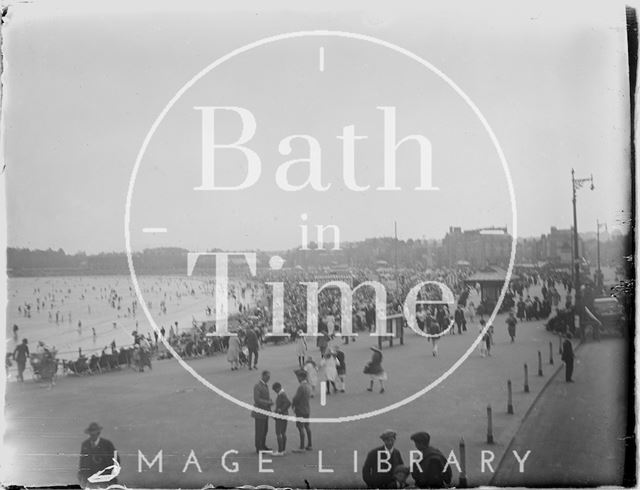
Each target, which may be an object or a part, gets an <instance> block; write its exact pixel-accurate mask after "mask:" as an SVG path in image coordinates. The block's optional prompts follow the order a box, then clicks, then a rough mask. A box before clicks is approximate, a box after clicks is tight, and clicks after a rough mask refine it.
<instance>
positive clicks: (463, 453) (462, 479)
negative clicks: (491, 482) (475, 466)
mask: <svg viewBox="0 0 640 490" xmlns="http://www.w3.org/2000/svg"><path fill="white" fill-rule="evenodd" d="M460 469H461V470H462V471H460V476H459V478H458V488H467V487H468V486H469V483H468V482H467V450H466V446H465V443H464V439H463V438H462V437H461V438H460Z"/></svg>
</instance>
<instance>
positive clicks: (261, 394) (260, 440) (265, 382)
mask: <svg viewBox="0 0 640 490" xmlns="http://www.w3.org/2000/svg"><path fill="white" fill-rule="evenodd" d="M270 379H271V373H270V372H269V371H262V376H261V377H260V380H259V381H258V382H257V383H256V385H255V386H254V387H253V405H254V406H255V407H256V408H260V409H262V410H271V405H273V400H271V395H270V393H269V380H270ZM251 416H252V417H253V418H254V419H255V421H256V422H255V425H256V428H255V443H256V453H258V452H260V451H271V449H270V448H268V447H267V432H268V431H269V417H268V416H267V415H263V414H261V413H257V412H251Z"/></svg>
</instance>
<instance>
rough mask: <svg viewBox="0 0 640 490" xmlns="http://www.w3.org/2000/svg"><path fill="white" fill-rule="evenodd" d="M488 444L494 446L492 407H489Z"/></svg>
mask: <svg viewBox="0 0 640 490" xmlns="http://www.w3.org/2000/svg"><path fill="white" fill-rule="evenodd" d="M487 444H493V420H492V416H491V405H487Z"/></svg>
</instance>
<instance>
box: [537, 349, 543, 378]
mask: <svg viewBox="0 0 640 490" xmlns="http://www.w3.org/2000/svg"><path fill="white" fill-rule="evenodd" d="M538 376H543V374H542V352H540V351H538Z"/></svg>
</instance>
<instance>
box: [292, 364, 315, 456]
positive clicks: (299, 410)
mask: <svg viewBox="0 0 640 490" xmlns="http://www.w3.org/2000/svg"><path fill="white" fill-rule="evenodd" d="M295 374H296V378H297V379H298V383H299V384H298V389H297V390H296V394H295V395H294V396H293V399H292V400H291V408H292V409H293V413H294V414H295V416H296V417H300V418H305V419H308V418H309V417H311V405H310V403H309V399H310V398H311V396H312V395H311V386H309V382H308V381H307V372H306V371H305V370H304V369H297V370H296V371H295ZM296 428H297V429H298V435H299V436H300V445H299V446H298V449H294V450H293V452H294V453H298V452H303V451H311V450H312V444H311V427H310V426H309V422H305V421H300V420H298V421H296ZM305 436H306V445H305Z"/></svg>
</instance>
